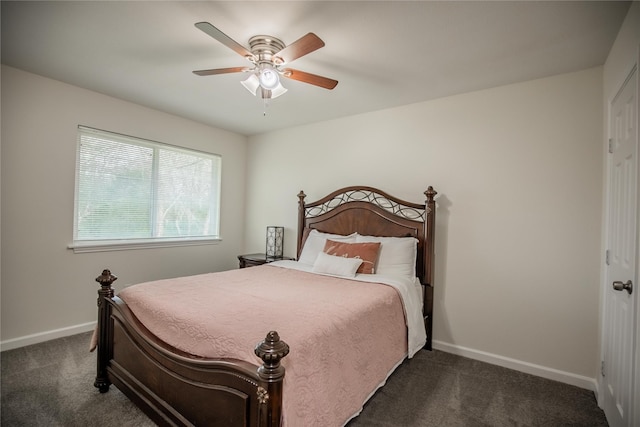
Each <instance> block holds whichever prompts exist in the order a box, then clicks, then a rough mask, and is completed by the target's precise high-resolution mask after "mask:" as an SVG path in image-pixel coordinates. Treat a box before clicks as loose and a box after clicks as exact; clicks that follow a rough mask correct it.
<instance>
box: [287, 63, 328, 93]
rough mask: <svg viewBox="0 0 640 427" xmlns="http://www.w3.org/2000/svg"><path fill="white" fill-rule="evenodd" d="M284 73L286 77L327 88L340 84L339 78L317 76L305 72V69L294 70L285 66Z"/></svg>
mask: <svg viewBox="0 0 640 427" xmlns="http://www.w3.org/2000/svg"><path fill="white" fill-rule="evenodd" d="M282 71H284V73H283V76H284V77H287V78H289V79H292V80H297V81H299V82H303V83H309V84H312V85H315V86H320V87H323V88H325V89H329V90H331V89H333V88H334V87H336V85H337V84H338V81H337V80H333V79H329V78H327V77H322V76H317V75H315V74H311V73H305V72H304V71H300V70H294V69H292V68H285V69H284V70H282Z"/></svg>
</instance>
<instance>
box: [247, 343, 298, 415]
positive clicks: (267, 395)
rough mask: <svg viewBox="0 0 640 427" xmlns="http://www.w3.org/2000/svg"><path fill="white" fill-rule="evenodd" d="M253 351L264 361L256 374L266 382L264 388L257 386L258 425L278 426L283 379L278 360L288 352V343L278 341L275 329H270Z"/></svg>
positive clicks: (282, 368)
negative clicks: (258, 404)
mask: <svg viewBox="0 0 640 427" xmlns="http://www.w3.org/2000/svg"><path fill="white" fill-rule="evenodd" d="M254 351H255V354H256V356H258V357H259V358H260V359H262V361H263V362H264V363H263V364H262V366H260V367H259V368H258V375H259V376H260V378H261V379H262V380H263V381H265V382H266V383H267V388H266V389H264V388H262V387H258V403H260V415H259V417H260V421H259V425H260V427H280V421H281V418H282V381H283V380H284V367H283V366H281V365H280V360H281V359H282V358H284V357H285V356H286V355H287V354H289V345H287V343H286V342H284V341H280V336H279V335H278V333H277V332H276V331H271V332H269V333H268V334H267V336H266V338H265V339H264V341H262V342H261V343H259V344H258V345H257V346H256V348H255V350H254Z"/></svg>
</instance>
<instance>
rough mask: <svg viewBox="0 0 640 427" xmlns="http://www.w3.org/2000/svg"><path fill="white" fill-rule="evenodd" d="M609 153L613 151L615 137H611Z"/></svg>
mask: <svg viewBox="0 0 640 427" xmlns="http://www.w3.org/2000/svg"><path fill="white" fill-rule="evenodd" d="M609 153H613V138H609Z"/></svg>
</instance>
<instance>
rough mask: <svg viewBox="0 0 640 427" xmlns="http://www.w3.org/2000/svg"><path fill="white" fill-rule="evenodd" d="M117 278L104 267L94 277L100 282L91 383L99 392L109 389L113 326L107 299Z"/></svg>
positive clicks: (111, 296)
mask: <svg viewBox="0 0 640 427" xmlns="http://www.w3.org/2000/svg"><path fill="white" fill-rule="evenodd" d="M116 280H118V278H117V277H116V276H114V275H112V274H111V271H109V270H107V269H105V270H103V271H102V274H101V275H100V276H98V277H96V282H98V283H100V289H99V290H98V333H97V335H98V352H97V353H98V355H97V359H98V370H97V374H96V380H95V382H94V383H93V385H94V386H95V387H96V388H97V389H98V390H100V393H106V392H107V391H109V386H110V385H111V382H110V381H109V377H108V376H107V364H108V362H109V360H110V359H111V357H112V355H113V328H112V327H111V305H110V304H109V303H108V302H107V299H111V298H113V288H112V287H111V284H112V283H113V282H115V281H116Z"/></svg>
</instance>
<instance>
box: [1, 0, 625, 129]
mask: <svg viewBox="0 0 640 427" xmlns="http://www.w3.org/2000/svg"><path fill="white" fill-rule="evenodd" d="M629 4H630V3H629V2H618V1H604V2H597V1H568V2H560V1H515V2H506V1H471V2H461V1H444V2H436V1H409V2H400V1H373V2H368V1H284V2H271V1H257V2H245V1H230V2H217V1H216V2H205V1H196V2H191V1H104V2H103V1H71V2H63V1H44V2H32V1H18V2H11V1H4V0H3V1H2V6H1V7H2V11H1V12H2V28H1V29H2V51H1V53H2V63H3V64H6V65H9V66H12V67H16V68H20V69H22V70H25V71H29V72H32V73H35V74H39V75H42V76H46V77H50V78H53V79H56V80H60V81H63V82H66V83H70V84H73V85H76V86H79V87H83V88H87V89H90V90H93V91H96V92H100V93H103V94H107V95H111V96H114V97H117V98H121V99H124V100H127V101H131V102H135V103H137V104H141V105H145V106H148V107H151V108H155V109H157V110H161V111H166V112H168V113H172V114H176V115H179V116H182V117H186V118H190V119H193V120H197V121H199V122H203V123H206V124H210V125H212V126H215V127H219V128H223V129H228V130H230V131H234V132H238V133H241V134H245V135H253V134H258V133H263V132H268V131H272V130H277V129H281V128H287V127H292V126H297V125H301V124H306V123H311V122H316V121H323V120H329V119H333V118H337V117H342V116H348V115H353V114H359V113H363V112H367V111H374V110H380V109H385V108H390V107H395V106H399V105H405V104H410V103H415V102H420V101H425V100H429V99H434V98H440V97H444V96H448V95H453V94H458V93H464V92H469V91H474V90H479V89H485V88H490V87H495V86H500V85H504V84H509V83H515V82H520V81H526V80H530V79H535V78H541V77H546V76H551V75H554V74H560V73H565V72H571V71H577V70H582V69H586V68H590V67H594V66H597V65H601V64H603V63H604V61H605V60H606V57H607V53H608V52H609V49H610V47H611V45H612V44H613V41H614V40H615V37H616V35H617V32H618V29H619V28H620V25H621V24H622V21H623V19H624V16H625V15H626V12H627V10H628V8H629ZM199 21H208V22H210V23H212V24H213V25H214V26H216V27H218V28H219V29H220V30H222V31H223V32H224V33H226V34H227V35H228V36H229V37H231V38H233V39H234V40H236V41H237V42H238V43H240V44H242V45H244V46H247V47H248V39H249V38H250V37H251V36H253V35H257V34H267V35H271V36H274V37H277V38H280V39H281V40H282V41H284V42H285V43H286V44H289V43H292V42H293V41H295V40H297V39H298V38H300V37H301V36H303V35H304V34H306V33H308V32H314V33H315V34H317V35H318V36H319V37H320V38H321V39H322V40H324V42H325V43H326V45H325V47H323V48H321V49H319V50H317V51H315V52H312V53H310V54H309V55H307V56H304V57H302V58H300V59H298V60H296V61H294V62H292V63H291V67H292V68H296V69H299V70H302V71H307V72H310V73H314V74H319V75H322V76H326V77H330V78H333V79H336V80H338V81H339V82H340V83H339V84H338V86H337V87H336V88H335V89H334V90H332V91H329V90H326V89H322V88H319V87H316V86H312V85H308V84H304V83H300V82H297V81H293V80H289V79H284V80H283V84H284V86H285V87H287V88H288V89H289V91H288V92H287V93H286V94H284V95H283V96H281V97H279V98H277V99H274V100H271V101H270V102H269V106H268V107H267V108H266V116H265V115H263V112H264V106H263V103H262V100H261V99H259V98H256V97H254V96H252V95H251V94H250V93H249V92H247V91H246V89H245V88H244V87H243V86H242V85H241V84H240V81H241V80H242V79H244V78H246V75H244V74H226V75H217V76H207V77H199V76H196V75H194V74H193V73H192V70H198V69H207V68H223V67H235V66H245V65H248V64H249V63H248V62H247V61H246V60H245V59H244V58H242V57H241V56H239V55H238V54H237V53H235V52H234V51H232V50H231V49H229V48H227V47H225V46H224V45H222V44H220V43H219V42H217V41H216V40H214V39H213V38H211V37H209V36H208V35H206V34H205V33H203V32H202V31H200V30H198V29H197V28H196V27H195V26H194V24H195V23H196V22H199Z"/></svg>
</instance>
